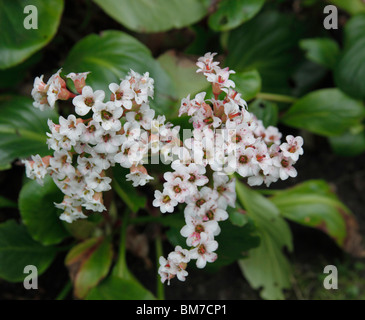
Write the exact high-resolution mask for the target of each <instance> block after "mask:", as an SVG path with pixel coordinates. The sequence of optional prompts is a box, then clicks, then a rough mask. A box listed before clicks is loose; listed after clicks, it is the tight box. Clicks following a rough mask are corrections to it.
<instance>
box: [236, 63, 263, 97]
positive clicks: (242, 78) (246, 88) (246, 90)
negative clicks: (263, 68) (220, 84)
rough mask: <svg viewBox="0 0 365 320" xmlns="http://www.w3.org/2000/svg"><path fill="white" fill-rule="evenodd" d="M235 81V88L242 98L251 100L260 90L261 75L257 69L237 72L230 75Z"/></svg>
mask: <svg viewBox="0 0 365 320" xmlns="http://www.w3.org/2000/svg"><path fill="white" fill-rule="evenodd" d="M230 79H232V80H233V81H234V82H235V83H236V88H235V90H236V91H238V92H239V93H241V95H242V98H243V99H245V100H251V99H253V98H254V97H256V95H257V94H258V93H259V92H260V91H261V77H260V74H259V73H258V72H257V70H251V71H244V72H237V73H235V74H232V75H231V76H230Z"/></svg>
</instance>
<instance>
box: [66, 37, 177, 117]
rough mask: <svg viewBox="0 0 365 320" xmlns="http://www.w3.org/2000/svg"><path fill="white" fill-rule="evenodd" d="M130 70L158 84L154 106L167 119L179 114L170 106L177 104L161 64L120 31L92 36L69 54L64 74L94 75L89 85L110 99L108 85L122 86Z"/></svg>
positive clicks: (89, 77)
mask: <svg viewBox="0 0 365 320" xmlns="http://www.w3.org/2000/svg"><path fill="white" fill-rule="evenodd" d="M130 69H132V70H134V71H136V72H139V73H145V72H150V76H151V77H152V78H154V80H155V83H154V85H155V97H154V100H153V101H151V106H152V107H153V108H154V109H155V110H156V111H157V112H159V113H160V114H165V115H166V116H167V115H169V114H172V113H174V112H176V111H175V110H173V108H171V104H173V103H174V102H176V100H177V98H176V93H175V90H174V87H173V85H172V81H171V79H170V77H169V76H168V75H167V73H166V72H165V71H164V69H163V68H162V67H161V66H160V64H159V63H158V62H157V61H156V60H154V59H153V57H152V55H151V52H150V51H149V49H148V48H147V47H145V46H144V45H143V44H142V43H140V42H139V41H138V40H136V39H135V38H133V37H131V36H130V35H128V34H126V33H124V32H121V31H105V32H102V33H101V34H100V35H95V34H91V35H89V36H87V37H85V38H83V39H82V40H81V41H79V42H78V43H77V44H76V45H75V46H74V47H73V48H72V49H71V51H70V53H69V55H68V57H67V59H66V61H65V63H64V72H65V74H67V73H69V72H85V71H91V74H90V75H89V76H88V78H87V84H88V85H91V86H92V87H93V88H94V90H96V89H102V90H104V91H105V92H106V96H108V95H109V93H108V92H110V91H109V84H110V83H111V82H118V83H119V82H120V78H123V77H125V76H126V75H127V74H128V72H129V71H130Z"/></svg>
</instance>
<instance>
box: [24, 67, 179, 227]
mask: <svg viewBox="0 0 365 320" xmlns="http://www.w3.org/2000/svg"><path fill="white" fill-rule="evenodd" d="M60 71H61V70H60ZM60 71H58V72H57V73H56V74H55V75H53V76H52V77H51V78H50V80H49V81H48V83H47V84H44V83H43V81H42V79H43V76H42V77H40V78H36V79H35V81H34V88H33V91H32V95H33V97H34V99H35V102H34V106H35V107H38V108H41V109H42V110H44V109H45V108H47V107H48V108H49V107H51V108H52V107H53V106H54V101H56V100H58V99H61V98H62V99H64V97H61V96H59V95H54V94H55V93H54V92H55V91H54V88H55V87H57V86H58V84H59V85H60V88H62V89H61V90H64V92H66V91H67V92H69V91H68V90H67V88H66V82H65V81H64V80H63V79H62V78H61V76H60ZM87 75H88V72H85V73H80V74H75V73H71V74H69V75H67V77H68V78H70V79H71V80H72V81H73V82H74V85H75V88H76V90H77V92H78V93H79V94H78V95H75V94H71V93H69V94H68V98H71V97H72V98H73V99H72V104H73V105H74V107H75V113H76V115H74V114H70V115H68V117H67V118H64V117H62V116H60V117H59V123H58V124H55V123H53V122H52V121H51V120H48V125H49V129H50V133H47V136H48V140H47V144H48V147H49V148H50V149H52V150H53V152H54V153H53V156H47V157H45V158H41V157H40V156H39V155H36V156H33V157H32V160H25V161H24V163H25V166H26V174H27V176H28V177H29V178H31V179H35V180H37V181H38V182H39V183H41V184H42V183H43V178H44V177H45V175H46V174H50V175H51V176H52V178H53V180H54V182H55V183H56V185H57V186H58V188H59V189H60V190H62V192H63V193H64V195H65V196H64V199H63V201H62V202H61V203H58V204H55V205H56V207H57V208H60V209H62V210H63V211H64V212H63V213H62V214H61V216H60V218H61V219H62V220H65V221H67V222H72V221H74V220H76V219H79V218H86V217H87V216H86V215H85V214H84V212H83V209H86V210H91V211H94V212H102V211H104V210H106V207H105V205H104V201H103V192H105V191H108V190H110V189H111V182H112V179H111V178H110V177H109V176H108V169H109V168H110V167H112V166H115V165H116V164H119V165H120V166H122V167H124V168H129V169H130V173H128V174H127V176H126V178H127V180H128V181H132V183H133V186H135V187H137V186H143V185H144V184H146V183H147V182H148V181H149V180H151V179H153V178H152V177H151V176H150V175H149V174H148V173H147V170H146V169H145V167H144V166H143V164H144V162H145V161H146V157H147V156H148V154H149V151H151V154H153V153H157V152H159V150H160V149H162V150H163V149H166V150H168V149H169V148H171V147H172V146H173V145H174V144H175V143H176V139H174V138H173V137H174V136H176V134H177V133H178V131H179V128H176V127H174V128H173V127H172V125H171V124H169V123H166V119H165V117H164V116H158V117H157V118H155V111H154V110H153V109H151V108H150V107H149V98H150V97H152V96H153V89H154V88H153V79H152V78H150V77H149V74H148V73H145V74H143V75H140V74H138V73H136V72H134V71H132V70H131V71H130V72H129V74H128V76H127V77H126V78H125V79H122V80H121V83H119V84H117V83H111V84H110V85H109V89H110V91H111V98H110V100H109V101H106V102H105V101H104V100H105V92H104V91H102V90H96V91H94V90H93V89H92V88H91V87H90V86H87V85H86V83H85V80H86V77H87ZM59 92H60V91H59ZM46 97H48V99H47V98H46ZM49 97H52V100H51V101H52V102H50V98H49ZM64 100H66V99H64ZM169 146H170V147H169Z"/></svg>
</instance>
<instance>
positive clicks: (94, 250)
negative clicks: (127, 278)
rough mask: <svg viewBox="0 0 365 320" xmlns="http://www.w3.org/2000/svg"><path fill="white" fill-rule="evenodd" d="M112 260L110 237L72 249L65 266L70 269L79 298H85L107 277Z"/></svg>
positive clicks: (84, 243) (94, 239)
mask: <svg viewBox="0 0 365 320" xmlns="http://www.w3.org/2000/svg"><path fill="white" fill-rule="evenodd" d="M112 258H113V248H112V243H111V238H110V237H106V238H102V237H100V238H91V239H88V240H86V241H84V242H81V243H80V244H78V245H77V246H75V247H73V248H72V249H71V251H70V252H69V253H68V254H67V256H66V259H65V264H66V266H67V267H68V269H69V272H70V276H71V279H72V282H73V284H74V294H75V296H76V297H77V298H84V297H85V296H86V295H87V293H88V292H89V291H90V290H91V289H92V288H94V287H96V286H97V285H98V284H99V283H100V281H101V280H102V279H104V278H105V277H106V276H107V274H108V272H109V269H110V266H111V264H112Z"/></svg>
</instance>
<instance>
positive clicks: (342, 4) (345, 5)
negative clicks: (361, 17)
mask: <svg viewBox="0 0 365 320" xmlns="http://www.w3.org/2000/svg"><path fill="white" fill-rule="evenodd" d="M330 2H332V3H333V4H334V5H335V6H336V7H338V8H340V9H342V10H345V11H347V12H348V13H350V14H358V13H361V12H365V3H364V2H363V1H362V0H330Z"/></svg>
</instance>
